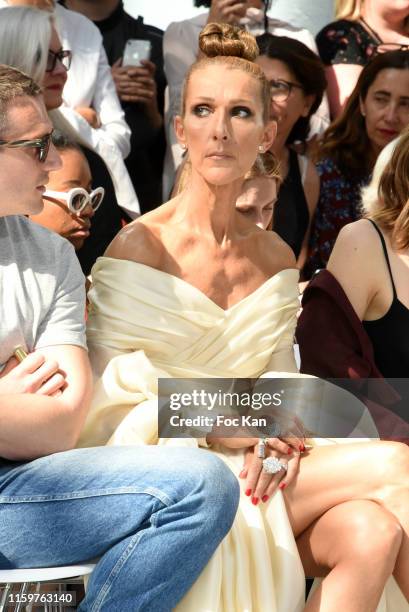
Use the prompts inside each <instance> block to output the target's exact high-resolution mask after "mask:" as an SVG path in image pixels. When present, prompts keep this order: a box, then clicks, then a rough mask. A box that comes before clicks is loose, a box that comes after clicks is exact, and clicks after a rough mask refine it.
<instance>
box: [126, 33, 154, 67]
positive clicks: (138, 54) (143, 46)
mask: <svg viewBox="0 0 409 612" xmlns="http://www.w3.org/2000/svg"><path fill="white" fill-rule="evenodd" d="M150 56H151V42H150V40H140V39H138V38H129V39H128V40H127V41H126V43H125V48H124V55H123V59H122V66H142V64H141V60H148V59H150Z"/></svg>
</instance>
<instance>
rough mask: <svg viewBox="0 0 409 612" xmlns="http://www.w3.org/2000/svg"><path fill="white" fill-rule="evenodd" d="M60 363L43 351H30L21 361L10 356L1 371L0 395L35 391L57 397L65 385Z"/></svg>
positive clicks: (38, 393)
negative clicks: (47, 356)
mask: <svg viewBox="0 0 409 612" xmlns="http://www.w3.org/2000/svg"><path fill="white" fill-rule="evenodd" d="M65 384H66V382H65V375H64V374H63V373H62V372H61V371H60V369H59V365H58V363H57V362H56V361H55V360H53V359H46V358H45V357H44V355H42V354H41V353H37V352H35V353H30V355H28V356H27V357H26V359H24V360H23V361H22V362H21V363H19V362H18V361H17V359H16V358H15V357H10V359H9V360H8V362H7V363H6V365H5V367H4V369H3V370H2V372H1V373H0V395H11V394H13V393H35V394H37V395H49V396H54V397H56V396H57V395H59V394H61V391H62V390H63V389H64V387H65Z"/></svg>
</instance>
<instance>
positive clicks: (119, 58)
mask: <svg viewBox="0 0 409 612" xmlns="http://www.w3.org/2000/svg"><path fill="white" fill-rule="evenodd" d="M120 66H122V57H118V59H117V60H116V62H114V63H113V64H112V68H119V67H120Z"/></svg>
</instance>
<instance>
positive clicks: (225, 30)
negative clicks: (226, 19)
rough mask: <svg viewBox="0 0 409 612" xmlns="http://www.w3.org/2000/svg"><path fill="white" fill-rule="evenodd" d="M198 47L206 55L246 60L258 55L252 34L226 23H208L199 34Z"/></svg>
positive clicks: (251, 59) (251, 60)
mask: <svg viewBox="0 0 409 612" xmlns="http://www.w3.org/2000/svg"><path fill="white" fill-rule="evenodd" d="M199 49H200V51H201V52H202V53H203V55H204V56H206V57H217V56H218V55H224V56H230V57H241V58H243V59H245V60H247V61H248V62H254V60H255V59H256V57H257V56H258V55H259V48H258V46H257V43H256V39H255V38H254V36H252V35H251V34H249V33H248V32H246V30H243V29H242V28H239V27H237V26H233V25H229V24H227V23H209V24H208V25H207V26H206V27H205V28H204V29H203V30H202V31H201V33H200V35H199Z"/></svg>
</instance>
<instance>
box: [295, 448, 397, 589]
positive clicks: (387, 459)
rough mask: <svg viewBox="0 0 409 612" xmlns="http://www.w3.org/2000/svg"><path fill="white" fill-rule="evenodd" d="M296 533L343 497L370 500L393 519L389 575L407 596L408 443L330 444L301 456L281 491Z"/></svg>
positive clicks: (300, 531) (345, 500) (344, 499)
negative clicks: (394, 546)
mask: <svg viewBox="0 0 409 612" xmlns="http://www.w3.org/2000/svg"><path fill="white" fill-rule="evenodd" d="M284 497H285V500H286V505H287V510H288V515H289V518H290V522H291V525H292V528H293V532H294V534H295V536H296V537H297V536H298V535H300V534H301V533H302V532H303V531H305V530H306V529H307V528H308V527H309V526H311V525H312V524H313V523H314V521H316V520H317V519H318V518H319V517H320V516H322V515H323V514H324V513H325V512H327V511H328V510H330V509H331V508H334V507H335V506H337V505H339V504H342V503H344V502H348V501H352V500H370V501H374V502H376V503H378V504H380V505H381V506H382V507H383V508H384V509H386V510H387V511H389V512H390V513H391V514H393V515H394V516H395V517H396V518H397V520H398V521H399V523H400V525H401V527H402V530H403V537H402V544H401V547H400V551H399V554H398V558H397V562H396V566H395V572H394V575H395V578H396V580H397V581H398V584H399V586H400V588H401V589H402V592H403V593H404V595H405V596H406V598H407V600H408V601H409V447H408V446H406V445H404V444H399V443H396V442H370V443H356V444H355V443H352V444H333V445H330V446H321V447H316V448H314V449H313V450H312V451H311V452H310V453H309V454H308V456H304V457H303V458H302V460H301V465H300V472H299V475H298V477H297V480H296V482H294V483H293V484H291V485H290V486H289V487H288V488H287V489H286V490H285V494H284Z"/></svg>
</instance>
